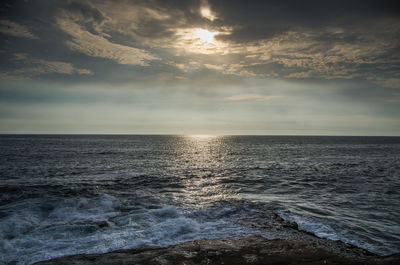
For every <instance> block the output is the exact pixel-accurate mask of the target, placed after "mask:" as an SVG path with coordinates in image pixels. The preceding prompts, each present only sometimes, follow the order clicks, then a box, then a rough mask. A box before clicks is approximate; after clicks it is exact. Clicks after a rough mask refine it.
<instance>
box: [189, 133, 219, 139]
mask: <svg viewBox="0 0 400 265" xmlns="http://www.w3.org/2000/svg"><path fill="white" fill-rule="evenodd" d="M189 137H190V138H195V139H211V138H215V137H216V135H212V134H195V135H189Z"/></svg>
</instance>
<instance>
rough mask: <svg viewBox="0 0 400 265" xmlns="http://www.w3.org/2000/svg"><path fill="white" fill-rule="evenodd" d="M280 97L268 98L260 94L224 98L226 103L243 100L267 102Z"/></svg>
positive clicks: (268, 96)
mask: <svg viewBox="0 0 400 265" xmlns="http://www.w3.org/2000/svg"><path fill="white" fill-rule="evenodd" d="M279 97H280V96H270V95H262V94H238V95H233V96H230V97H226V98H224V99H225V100H228V101H243V100H269V99H273V98H279Z"/></svg>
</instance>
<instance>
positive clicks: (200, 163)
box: [0, 135, 400, 264]
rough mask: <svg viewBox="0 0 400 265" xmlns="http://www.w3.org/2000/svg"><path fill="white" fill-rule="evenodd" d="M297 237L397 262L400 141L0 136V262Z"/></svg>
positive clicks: (154, 136) (331, 138) (140, 136)
mask: <svg viewBox="0 0 400 265" xmlns="http://www.w3.org/2000/svg"><path fill="white" fill-rule="evenodd" d="M276 218H280V219H282V220H286V221H288V222H291V223H296V224H297V226H298V230H300V231H304V232H306V233H304V234H307V235H309V234H312V235H313V236H315V237H319V238H326V239H330V240H333V241H342V242H345V243H348V244H351V245H355V246H358V247H360V248H363V249H366V250H368V251H370V252H372V253H375V254H379V255H388V254H392V253H396V252H400V137H336V136H213V135H192V136H182V135H0V264H32V263H34V262H37V261H42V260H47V259H51V258H55V257H60V256H65V255H72V254H79V253H103V252H108V251H112V250H117V249H128V248H136V247H142V246H149V245H156V246H167V245H172V244H178V243H182V242H186V241H191V240H197V239H212V238H233V237H243V236H248V235H261V236H264V237H266V238H271V239H272V238H289V239H290V235H291V232H290V230H293V229H292V228H285V229H286V230H285V229H283V228H282V226H281V227H277V226H276V225H275V224H276V222H275V223H274V222H273V220H276Z"/></svg>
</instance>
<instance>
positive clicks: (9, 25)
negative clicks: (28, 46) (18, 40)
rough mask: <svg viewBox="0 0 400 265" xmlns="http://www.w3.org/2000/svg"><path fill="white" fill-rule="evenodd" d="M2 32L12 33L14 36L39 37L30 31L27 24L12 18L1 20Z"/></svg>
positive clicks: (0, 28)
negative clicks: (21, 23)
mask: <svg viewBox="0 0 400 265" xmlns="http://www.w3.org/2000/svg"><path fill="white" fill-rule="evenodd" d="M0 33H2V34H5V35H11V36H14V37H22V38H28V39H38V37H37V36H36V35H35V34H33V33H32V32H30V31H29V29H28V28H27V27H26V26H23V25H20V24H17V23H15V22H12V21H10V20H6V19H1V20H0Z"/></svg>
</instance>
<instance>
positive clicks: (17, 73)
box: [0, 53, 93, 80]
mask: <svg viewBox="0 0 400 265" xmlns="http://www.w3.org/2000/svg"><path fill="white" fill-rule="evenodd" d="M13 61H15V62H17V63H18V64H23V65H25V66H24V67H22V68H18V69H16V70H14V71H11V72H5V73H1V74H0V78H1V79H8V80H28V79H30V78H31V77H33V76H38V75H42V74H50V73H58V74H66V75H72V74H79V75H91V74H93V72H92V71H90V70H89V69H84V68H77V67H75V66H73V65H72V64H71V63H67V62H60V61H47V60H43V59H30V58H28V57H27V55H26V54H20V53H16V54H14V58H13Z"/></svg>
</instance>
